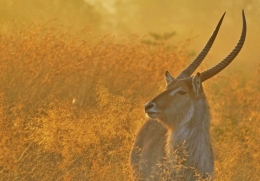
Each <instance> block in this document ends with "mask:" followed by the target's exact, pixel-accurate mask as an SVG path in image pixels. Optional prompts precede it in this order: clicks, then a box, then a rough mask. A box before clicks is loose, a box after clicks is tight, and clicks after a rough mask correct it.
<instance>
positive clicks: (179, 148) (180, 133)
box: [131, 11, 246, 181]
mask: <svg viewBox="0 0 260 181" xmlns="http://www.w3.org/2000/svg"><path fill="white" fill-rule="evenodd" d="M224 16H225V13H224V14H223V16H222V17H221V19H220V21H219V22H218V25H217V27H216V28H215V30H214V32H213V34H212V35H211V37H210V39H209V40H208V42H207V44H206V46H205V47H204V48H203V50H202V51H201V52H200V54H199V55H198V57H197V58H196V59H195V60H194V61H193V62H192V63H191V64H190V65H189V66H188V67H187V68H186V69H184V70H183V71H182V72H181V73H180V74H179V75H178V76H177V78H173V77H172V76H171V75H170V73H169V72H168V71H166V73H165V76H166V83H167V87H166V90H165V91H163V92H162V93H160V94H159V95H157V96H156V97H155V98H153V99H152V100H151V101H149V102H148V103H147V104H145V112H146V113H147V115H148V116H149V117H150V119H149V120H147V121H146V122H145V123H144V125H143V126H142V128H141V129H140V130H139V132H138V134H137V137H136V140H135V143H134V146H133V149H132V151H131V166H132V170H133V177H134V179H135V180H187V181H191V180H200V179H205V180H211V179H212V174H213V167H214V156H213V152H212V148H211V143H210V131H209V128H210V111H209V106H208V103H207V99H206V96H205V94H204V91H203V87H202V82H204V81H205V80H207V79H210V78H211V77H213V76H214V75H216V74H218V73H219V72H220V71H222V70H223V69H224V68H225V67H227V66H228V65H229V64H230V63H231V62H232V60H233V59H234V58H235V57H236V56H237V54H238V53H239V52H240V50H241V48H242V47H243V44H244V41H245V37H246V19H245V15H244V11H242V18H243V29H242V33H241V36H240V39H239V41H238V43H237V45H236V47H235V48H234V49H233V50H232V52H231V53H230V54H229V55H228V56H227V57H226V58H225V59H224V60H222V61H221V62H220V63H219V64H217V65H215V66H214V67H212V68H211V69H208V70H206V71H204V72H202V73H197V74H196V75H195V76H191V75H192V73H193V72H194V71H195V70H196V69H197V67H198V66H199V65H200V63H201V62H202V60H203V59H204V58H205V56H206V55H207V53H208V52H209V50H210V48H211V46H212V44H213V42H214V40H215V38H216V36H217V33H218V30H219V28H220V26H221V23H222V20H223V18H224Z"/></svg>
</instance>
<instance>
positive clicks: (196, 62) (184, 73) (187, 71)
mask: <svg viewBox="0 0 260 181" xmlns="http://www.w3.org/2000/svg"><path fill="white" fill-rule="evenodd" d="M225 14H226V12H225V13H224V14H223V15H222V17H221V18H220V20H219V22H218V25H217V27H216V28H215V30H214V32H213V33H212V35H211V37H210V38H209V40H208V42H207V44H206V45H205V47H204V48H203V49H202V51H201V52H200V54H199V55H198V56H197V57H196V58H195V59H194V60H193V62H192V63H191V64H190V65H189V66H188V67H187V68H186V69H185V70H183V71H182V72H181V73H180V75H178V77H177V79H182V78H186V77H190V76H191V75H192V73H193V72H194V71H195V70H196V69H197V68H198V66H199V65H200V64H201V62H202V61H203V60H204V58H205V57H206V55H207V54H208V52H209V50H210V48H211V46H212V44H213V43H214V41H215V39H216V36H217V34H218V30H219V28H220V26H221V24H222V21H223V19H224V17H225Z"/></svg>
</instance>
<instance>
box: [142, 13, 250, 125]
mask: <svg viewBox="0 0 260 181" xmlns="http://www.w3.org/2000/svg"><path fill="white" fill-rule="evenodd" d="M224 16H225V13H224V14H223V16H222V17H221V19H220V21H219V23H218V25H217V27H216V28H215V30H214V32H213V34H212V35H211V37H210V39H209V40H208V42H207V44H206V46H205V47H204V48H203V50H202V51H201V52H200V54H199V55H198V57H197V58H195V60H194V61H193V62H192V63H191V64H190V65H189V66H188V67H187V68H186V69H184V70H183V71H182V72H181V73H180V74H179V75H178V76H177V78H173V77H172V76H171V75H170V73H169V72H168V71H166V73H165V77H166V83H167V87H166V90H165V91H163V92H162V93H160V94H159V95H157V96H156V97H155V98H154V99H152V100H151V101H149V102H148V103H147V104H146V105H145V112H146V113H147V115H148V116H149V117H150V118H152V119H159V120H161V121H162V122H163V123H165V125H166V126H169V127H171V128H172V127H176V126H177V125H178V124H179V123H180V122H181V121H182V122H183V121H184V120H189V119H190V117H191V116H192V115H193V113H194V110H195V109H200V106H199V104H201V102H202V101H204V102H206V97H205V94H204V92H203V87H202V82H204V81H206V80H208V79H210V78H211V77H213V76H215V75H216V74H218V73H219V72H220V71H222V70H223V69H224V68H226V67H227V66H228V65H229V64H230V63H231V62H232V61H233V60H234V58H235V57H236V56H237V55H238V53H239V52H240V50H241V49H242V47H243V44H244V41H245V37H246V19H245V15H244V11H242V19H243V28H242V33H241V35H240V39H239V41H238V43H237V45H236V47H235V48H234V49H233V50H232V51H231V53H230V54H229V55H228V56H227V57H226V58H225V59H223V60H222V61H221V62H220V63H218V64H217V65H215V66H214V67H212V68H210V69H208V70H206V71H204V72H202V73H197V74H196V75H195V76H191V75H192V73H193V72H194V71H195V70H196V69H197V67H198V66H199V65H200V63H201V62H202V61H203V59H204V58H205V56H206V55H207V53H208V52H209V50H210V48H211V46H212V44H213V42H214V40H215V38H216V36H217V33H218V30H219V28H220V26H221V23H222V20H223V18H224ZM196 106H197V107H196ZM168 120H174V123H173V122H172V121H168Z"/></svg>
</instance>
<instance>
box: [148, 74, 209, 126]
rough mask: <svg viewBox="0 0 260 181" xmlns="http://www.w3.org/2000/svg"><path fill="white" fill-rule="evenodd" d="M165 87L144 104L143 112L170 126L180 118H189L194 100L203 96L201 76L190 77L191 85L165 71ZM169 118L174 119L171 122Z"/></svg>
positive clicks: (192, 110)
mask: <svg viewBox="0 0 260 181" xmlns="http://www.w3.org/2000/svg"><path fill="white" fill-rule="evenodd" d="M166 82H167V88H166V90H165V91H164V92H162V93H160V94H159V95H157V96H156V97H155V98H154V99H152V100H151V101H149V102H148V103H147V104H146V105H145V112H146V113H147V115H148V116H149V117H150V118H152V119H159V120H161V121H162V122H164V123H166V125H169V126H170V127H172V126H175V125H172V124H178V122H179V121H181V120H185V119H186V120H188V119H190V118H191V116H192V114H193V112H194V107H195V105H194V104H195V102H196V101H198V99H203V98H205V95H204V92H203V88H202V84H201V77H200V74H199V73H198V74H197V75H196V76H195V77H193V79H192V87H190V86H189V85H187V83H186V82H185V81H183V80H176V79H174V78H172V76H171V75H170V74H169V73H168V72H166ZM170 120H174V121H175V123H172V122H171V121H170Z"/></svg>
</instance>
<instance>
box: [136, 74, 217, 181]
mask: <svg viewBox="0 0 260 181" xmlns="http://www.w3.org/2000/svg"><path fill="white" fill-rule="evenodd" d="M166 78H167V77H166ZM168 80H169V79H168ZM168 80H167V82H168V85H167V89H166V90H165V91H164V92H162V93H161V94H159V95H158V96H156V97H155V98H154V99H153V100H151V101H150V103H151V102H152V103H154V104H155V105H156V108H149V110H151V109H155V110H158V111H159V112H160V113H159V114H158V115H156V116H155V117H156V119H157V120H159V121H157V120H154V119H149V120H148V121H146V122H145V124H144V126H143V127H142V128H141V129H140V131H139V133H138V135H137V137H136V141H135V144H134V147H133V150H132V153H131V165H132V168H133V171H134V178H135V180H179V179H180V180H189V181H190V180H196V179H197V178H199V177H200V178H209V179H210V178H211V175H212V173H213V165H214V159H213V152H212V148H211V144H210V134H209V125H210V114H209V107H208V104H207V101H206V97H205V94H204V92H203V88H202V85H201V81H200V75H199V74H198V75H197V76H195V78H193V86H192V88H189V86H187V85H186V84H185V82H183V81H181V80H180V81H176V80H175V79H172V81H170V82H169V81H168ZM178 91H184V92H186V94H184V95H181V94H180V93H178ZM148 115H149V114H148ZM181 159H182V161H181V162H179V160H181ZM178 164H181V165H178ZM178 168H179V169H178ZM195 173H196V174H198V175H199V176H195Z"/></svg>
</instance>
